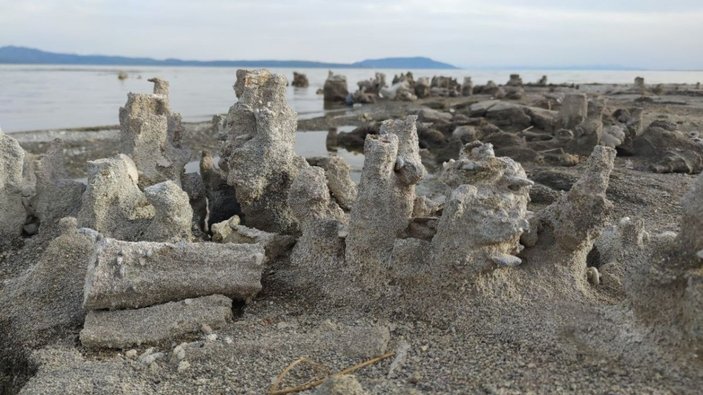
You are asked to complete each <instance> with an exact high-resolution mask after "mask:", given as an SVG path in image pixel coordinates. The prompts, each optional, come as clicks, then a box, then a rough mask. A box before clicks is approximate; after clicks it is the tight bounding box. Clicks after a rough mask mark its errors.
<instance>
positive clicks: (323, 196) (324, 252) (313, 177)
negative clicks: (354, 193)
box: [288, 166, 347, 277]
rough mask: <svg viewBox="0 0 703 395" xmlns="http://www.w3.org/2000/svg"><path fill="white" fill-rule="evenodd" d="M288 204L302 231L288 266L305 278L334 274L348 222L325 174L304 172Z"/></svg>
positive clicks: (316, 170)
mask: <svg viewBox="0 0 703 395" xmlns="http://www.w3.org/2000/svg"><path fill="white" fill-rule="evenodd" d="M288 204H289V205H290V207H291V209H292V210H293V212H294V213H295V215H296V216H297V218H298V219H299V221H300V226H301V230H302V236H301V237H300V238H299V239H298V243H297V244H296V245H295V247H294V248H293V253H292V254H291V263H293V264H294V265H296V266H297V267H299V268H301V269H303V271H305V273H308V274H310V273H311V272H318V273H320V274H322V273H328V274H329V273H330V272H333V271H334V270H336V269H337V268H338V263H339V261H340V258H341V256H342V254H343V251H344V244H343V240H342V238H341V237H340V232H341V230H342V227H343V224H346V223H347V218H346V214H345V213H344V211H343V210H342V209H341V208H340V207H339V205H337V203H336V202H335V201H334V200H333V199H332V197H331V196H330V193H329V189H328V188H327V180H326V178H325V172H324V170H323V169H322V168H320V167H317V166H311V167H309V168H307V169H305V170H303V171H302V172H301V173H300V177H298V178H297V179H296V180H295V182H294V183H293V185H292V186H291V189H290V192H289V193H288ZM304 277H307V276H304Z"/></svg>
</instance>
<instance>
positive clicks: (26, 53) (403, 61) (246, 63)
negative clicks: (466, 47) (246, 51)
mask: <svg viewBox="0 0 703 395" xmlns="http://www.w3.org/2000/svg"><path fill="white" fill-rule="evenodd" d="M0 64H55V65H91V66H98V65H99V66H103V65H104V66H108V65H109V66H210V67H286V68H360V69H361V68H373V69H384V68H392V69H456V68H457V67H455V66H452V65H450V64H448V63H442V62H438V61H436V60H432V59H430V58H425V57H419V56H418V57H409V58H382V59H367V60H362V61H361V62H355V63H327V62H313V61H307V60H211V61H200V60H181V59H163V60H159V59H152V58H131V57H126V56H106V55H75V54H63V53H54V52H46V51H42V50H39V49H34V48H27V47H16V46H5V47H0Z"/></svg>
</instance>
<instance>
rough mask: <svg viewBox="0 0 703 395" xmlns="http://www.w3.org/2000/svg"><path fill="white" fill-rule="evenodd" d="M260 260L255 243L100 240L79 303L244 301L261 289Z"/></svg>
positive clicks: (93, 306)
mask: <svg viewBox="0 0 703 395" xmlns="http://www.w3.org/2000/svg"><path fill="white" fill-rule="evenodd" d="M263 260H264V248H263V247H262V246H260V245H258V244H229V243H228V244H218V243H177V244H173V243H158V242H126V241H119V240H115V239H109V238H103V239H102V240H100V241H98V242H97V243H96V245H95V251H94V254H93V256H92V258H91V262H90V263H89V265H88V272H87V274H86V281H85V288H84V299H83V307H84V308H85V309H87V310H95V309H108V308H109V309H121V308H139V307H144V306H150V305H153V304H159V303H165V302H170V301H174V300H181V299H186V298H194V297H199V296H205V295H212V294H222V295H226V296H229V297H231V298H234V299H238V300H247V299H249V298H251V297H253V296H254V295H256V294H257V293H258V292H259V291H260V290H261V272H262V270H263Z"/></svg>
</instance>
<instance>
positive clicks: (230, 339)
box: [225, 336, 234, 344]
mask: <svg viewBox="0 0 703 395" xmlns="http://www.w3.org/2000/svg"><path fill="white" fill-rule="evenodd" d="M225 343H227V344H232V343H234V340H232V338H231V337H230V336H225Z"/></svg>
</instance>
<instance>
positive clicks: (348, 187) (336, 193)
mask: <svg viewBox="0 0 703 395" xmlns="http://www.w3.org/2000/svg"><path fill="white" fill-rule="evenodd" d="M306 160H307V161H308V163H309V164H310V165H312V166H319V167H321V168H323V169H324V170H325V178H326V179H327V187H328V188H329V191H330V195H331V197H332V198H333V199H334V200H335V201H336V202H337V204H338V205H339V207H341V208H342V209H343V210H344V211H349V210H351V208H352V205H353V204H354V201H355V200H356V196H357V187H356V183H355V182H354V181H353V180H352V178H351V167H350V166H349V164H347V162H345V161H344V158H342V157H339V156H329V157H312V158H306Z"/></svg>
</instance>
